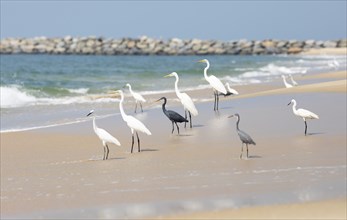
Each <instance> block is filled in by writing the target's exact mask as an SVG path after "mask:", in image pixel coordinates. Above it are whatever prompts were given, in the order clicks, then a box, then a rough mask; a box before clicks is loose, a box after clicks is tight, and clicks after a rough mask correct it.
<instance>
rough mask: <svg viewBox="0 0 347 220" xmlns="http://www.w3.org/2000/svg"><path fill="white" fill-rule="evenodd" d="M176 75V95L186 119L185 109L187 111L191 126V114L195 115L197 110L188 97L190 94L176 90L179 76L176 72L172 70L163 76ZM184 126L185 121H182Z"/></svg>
mask: <svg viewBox="0 0 347 220" xmlns="http://www.w3.org/2000/svg"><path fill="white" fill-rule="evenodd" d="M173 76H174V77H176V81H175V92H176V95H177V97H178V98H179V100H180V101H181V103H182V105H183V107H184V110H185V118H186V119H187V111H188V113H189V121H190V127H191V128H192V116H191V115H193V116H197V115H198V114H199V113H198V110H197V109H196V107H195V105H194V102H193V100H192V99H191V98H190V96H189V95H188V94H187V93H184V92H180V91H179V90H178V81H179V77H178V74H177V73H176V72H172V73H170V74H168V75H166V76H164V77H173ZM184 127H186V122H185V123H184Z"/></svg>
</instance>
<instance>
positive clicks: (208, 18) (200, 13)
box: [0, 0, 347, 40]
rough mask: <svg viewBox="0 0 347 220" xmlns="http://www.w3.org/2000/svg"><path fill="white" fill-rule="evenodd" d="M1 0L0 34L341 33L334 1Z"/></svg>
mask: <svg viewBox="0 0 347 220" xmlns="http://www.w3.org/2000/svg"><path fill="white" fill-rule="evenodd" d="M0 1H1V14H0V16H1V38H6V37H34V36H48V37H62V36H66V35H72V36H90V35H94V36H103V37H106V38H108V37H112V38H121V37H139V36H142V35H146V36H149V37H154V38H163V39H168V38H172V37H178V38H183V39H189V38H200V39H219V40H236V39H242V38H245V39H249V40H253V39H259V40H261V39H268V38H272V39H299V40H303V39H315V40H327V39H340V38H346V35H347V33H346V26H347V24H346V20H347V18H346V10H347V9H346V8H347V6H346V2H347V0H340V1H332V0H327V1H28V0H25V1H17V0H0Z"/></svg>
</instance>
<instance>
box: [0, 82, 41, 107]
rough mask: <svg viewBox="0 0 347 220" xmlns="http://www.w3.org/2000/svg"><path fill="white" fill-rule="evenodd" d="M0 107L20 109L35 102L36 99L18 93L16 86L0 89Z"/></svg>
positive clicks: (20, 92) (23, 93)
mask: <svg viewBox="0 0 347 220" xmlns="http://www.w3.org/2000/svg"><path fill="white" fill-rule="evenodd" d="M0 97H1V99H0V107H1V108H13V107H21V106H25V105H28V104H30V103H33V102H35V100H36V98H35V97H34V96H32V95H29V94H27V93H25V92H22V91H20V89H19V88H18V87H17V86H5V87H2V86H1V87H0Z"/></svg>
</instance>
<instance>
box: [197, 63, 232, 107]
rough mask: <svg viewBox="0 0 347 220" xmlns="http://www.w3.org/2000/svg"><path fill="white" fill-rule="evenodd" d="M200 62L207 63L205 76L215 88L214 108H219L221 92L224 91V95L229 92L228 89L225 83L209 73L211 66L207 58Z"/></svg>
mask: <svg viewBox="0 0 347 220" xmlns="http://www.w3.org/2000/svg"><path fill="white" fill-rule="evenodd" d="M198 62H199V63H206V64H207V66H206V67H205V69H204V76H205V79H206V81H207V82H209V83H210V85H211V86H212V88H213V91H214V110H218V103H219V93H218V92H220V93H223V94H224V95H226V94H227V90H226V89H225V87H224V85H223V83H222V82H221V81H220V80H219V79H218V78H217V77H215V76H214V75H210V76H208V75H207V70H208V68H210V62H209V61H208V60H207V59H203V60H199V61H198Z"/></svg>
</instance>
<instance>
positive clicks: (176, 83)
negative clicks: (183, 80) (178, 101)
mask: <svg viewBox="0 0 347 220" xmlns="http://www.w3.org/2000/svg"><path fill="white" fill-rule="evenodd" d="M175 77H176V81H175V92H176V95H177V96H179V95H180V91H179V90H178V80H179V79H178V76H175ZM164 103H166V100H165V102H164Z"/></svg>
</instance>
